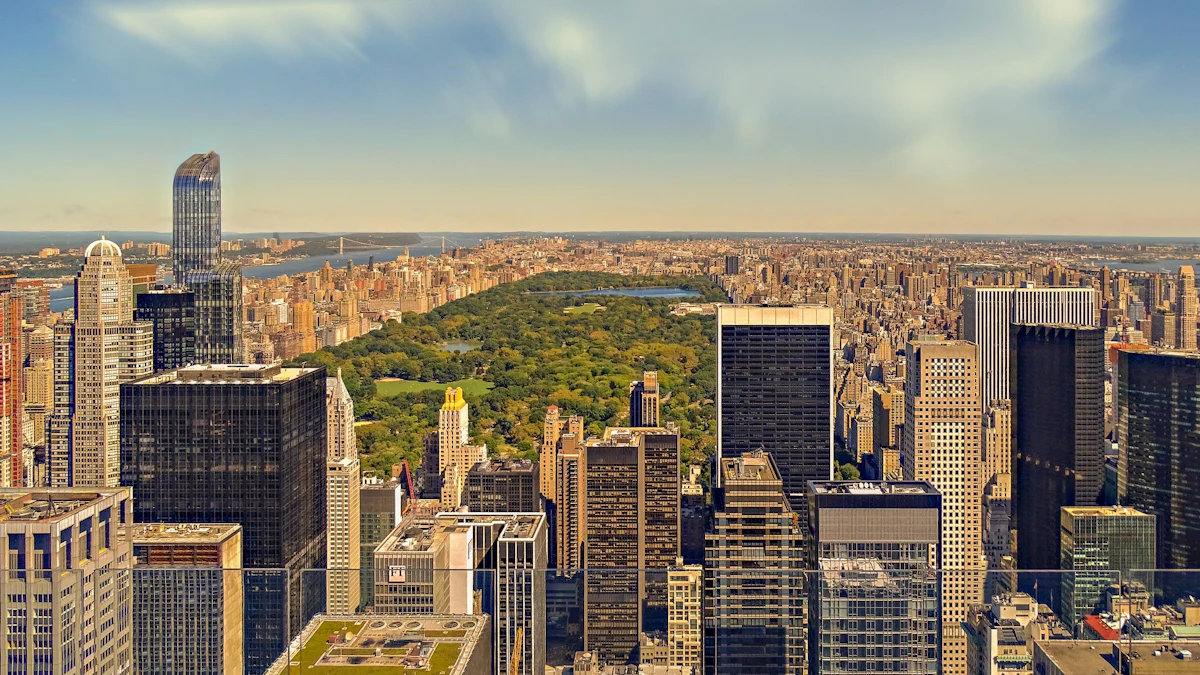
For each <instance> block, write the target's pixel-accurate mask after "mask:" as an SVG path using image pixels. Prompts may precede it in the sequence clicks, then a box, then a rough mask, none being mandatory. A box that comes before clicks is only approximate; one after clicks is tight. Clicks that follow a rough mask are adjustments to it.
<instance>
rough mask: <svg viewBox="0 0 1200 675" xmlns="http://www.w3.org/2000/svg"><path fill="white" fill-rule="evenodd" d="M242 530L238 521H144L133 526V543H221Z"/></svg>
mask: <svg viewBox="0 0 1200 675" xmlns="http://www.w3.org/2000/svg"><path fill="white" fill-rule="evenodd" d="M241 530H242V526H241V525H238V524H237V523H220V524H207V523H206V524H194V523H143V524H138V525H134V526H133V544H134V546H138V545H154V544H219V543H221V542H223V541H225V540H226V539H228V538H229V537H232V536H233V535H234V534H237V533H238V532H241Z"/></svg>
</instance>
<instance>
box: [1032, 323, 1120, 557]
mask: <svg viewBox="0 0 1200 675" xmlns="http://www.w3.org/2000/svg"><path fill="white" fill-rule="evenodd" d="M1010 344H1011V348H1012V355H1011V357H1010V368H1011V371H1010V372H1011V378H1012V380H1011V382H1010V383H1009V391H1010V393H1011V394H1012V455H1013V457H1012V459H1013V476H1012V500H1013V508H1012V526H1013V528H1014V529H1015V530H1016V532H1017V550H1016V564H1017V569H1020V570H1052V569H1056V568H1057V567H1058V561H1059V552H1058V522H1059V509H1061V508H1062V507H1064V506H1095V505H1097V504H1099V503H1100V496H1101V491H1102V489H1103V486H1104V446H1105V440H1104V379H1105V372H1104V358H1105V350H1106V343H1105V340H1104V330H1103V329H1101V328H1090V327H1086V326H1068V325H1029V324H1014V325H1013V328H1012V337H1011V338H1010Z"/></svg>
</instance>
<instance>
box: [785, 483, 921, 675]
mask: <svg viewBox="0 0 1200 675" xmlns="http://www.w3.org/2000/svg"><path fill="white" fill-rule="evenodd" d="M808 499H809V507H808V513H809V520H810V526H809V532H810V533H811V536H812V541H811V543H810V544H809V546H808V551H809V553H808V569H810V570H811V571H812V578H811V583H810V584H809V605H808V625H809V631H808V645H809V651H808V654H809V672H810V673H878V674H883V673H929V674H930V675H934V674H936V673H938V672H940V671H941V662H942V658H941V634H942V630H941V621H942V617H941V611H940V610H941V607H940V605H941V601H940V600H941V598H940V595H941V594H940V592H939V591H940V585H941V584H940V580H939V571H938V567H939V556H940V555H941V539H942V498H941V495H939V494H938V492H937V490H935V489H934V488H933V486H931V485H930V484H929V483H926V482H919V483H905V482H896V483H883V482H840V481H839V482H819V481H814V482H812V483H809V497H808Z"/></svg>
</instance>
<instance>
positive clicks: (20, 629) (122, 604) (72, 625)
mask: <svg viewBox="0 0 1200 675" xmlns="http://www.w3.org/2000/svg"><path fill="white" fill-rule="evenodd" d="M132 509H133V495H132V494H130V491H129V488H105V487H101V488H90V489H73V488H66V489H59V488H49V489H46V488H36V489H35V488H2V489H0V536H2V537H3V538H2V539H0V541H3V542H4V547H5V551H4V555H3V557H0V575H2V578H3V585H4V595H3V608H4V615H5V630H4V633H5V636H4V643H3V644H4V649H3V654H4V660H5V669H6V671H5V672H8V673H53V674H55V675H60V674H61V675H83V673H131V672H133V667H134V665H133V616H132V610H133V588H132V583H131V581H132V579H131V576H130V570H131V568H132V567H133V550H132V546H131V544H130V535H131V532H130V524H131V523H132V522H133V510H132Z"/></svg>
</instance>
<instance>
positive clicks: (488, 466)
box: [471, 458, 536, 474]
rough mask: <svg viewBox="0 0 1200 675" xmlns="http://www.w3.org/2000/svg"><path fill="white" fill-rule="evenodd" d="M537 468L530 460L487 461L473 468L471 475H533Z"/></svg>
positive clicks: (478, 463) (494, 459)
mask: <svg viewBox="0 0 1200 675" xmlns="http://www.w3.org/2000/svg"><path fill="white" fill-rule="evenodd" d="M534 466H536V465H535V464H534V463H533V461H532V460H528V459H496V458H492V459H485V460H484V461H482V462H477V463H476V464H475V466H473V467H471V473H474V474H480V473H533V467H534Z"/></svg>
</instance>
